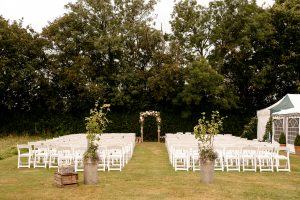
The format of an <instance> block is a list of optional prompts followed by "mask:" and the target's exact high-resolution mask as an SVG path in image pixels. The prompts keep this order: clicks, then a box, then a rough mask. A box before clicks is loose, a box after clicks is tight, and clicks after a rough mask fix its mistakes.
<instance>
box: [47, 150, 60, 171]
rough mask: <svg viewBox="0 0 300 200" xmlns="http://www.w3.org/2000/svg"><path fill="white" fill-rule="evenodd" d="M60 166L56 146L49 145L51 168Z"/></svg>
mask: <svg viewBox="0 0 300 200" xmlns="http://www.w3.org/2000/svg"><path fill="white" fill-rule="evenodd" d="M57 167H58V152H57V147H56V146H51V145H50V146H49V168H57Z"/></svg>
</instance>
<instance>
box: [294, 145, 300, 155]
mask: <svg viewBox="0 0 300 200" xmlns="http://www.w3.org/2000/svg"><path fill="white" fill-rule="evenodd" d="M294 147H295V154H296V155H300V146H294Z"/></svg>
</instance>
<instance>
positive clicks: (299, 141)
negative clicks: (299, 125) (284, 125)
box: [294, 135, 300, 146]
mask: <svg viewBox="0 0 300 200" xmlns="http://www.w3.org/2000/svg"><path fill="white" fill-rule="evenodd" d="M294 145H295V146H300V135H297V136H296V138H295V141H294Z"/></svg>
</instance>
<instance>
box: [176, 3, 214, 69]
mask: <svg viewBox="0 0 300 200" xmlns="http://www.w3.org/2000/svg"><path fill="white" fill-rule="evenodd" d="M171 26H172V31H173V40H175V41H176V42H178V43H179V45H180V48H181V51H182V54H183V56H184V59H185V61H186V62H187V63H188V62H192V61H194V60H197V59H199V58H200V57H205V56H206V55H207V54H208V52H209V48H210V47H211V44H210V34H211V28H212V27H211V21H210V15H209V13H208V10H207V9H206V8H205V7H203V6H201V5H199V4H198V3H197V1H196V0H181V1H179V2H178V3H177V4H176V5H175V6H174V11H173V13H172V20H171Z"/></svg>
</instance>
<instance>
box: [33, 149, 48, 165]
mask: <svg viewBox="0 0 300 200" xmlns="http://www.w3.org/2000/svg"><path fill="white" fill-rule="evenodd" d="M48 157H49V155H48V147H47V146H46V145H35V146H34V160H33V167H34V168H37V167H44V168H46V167H47V164H48Z"/></svg>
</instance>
